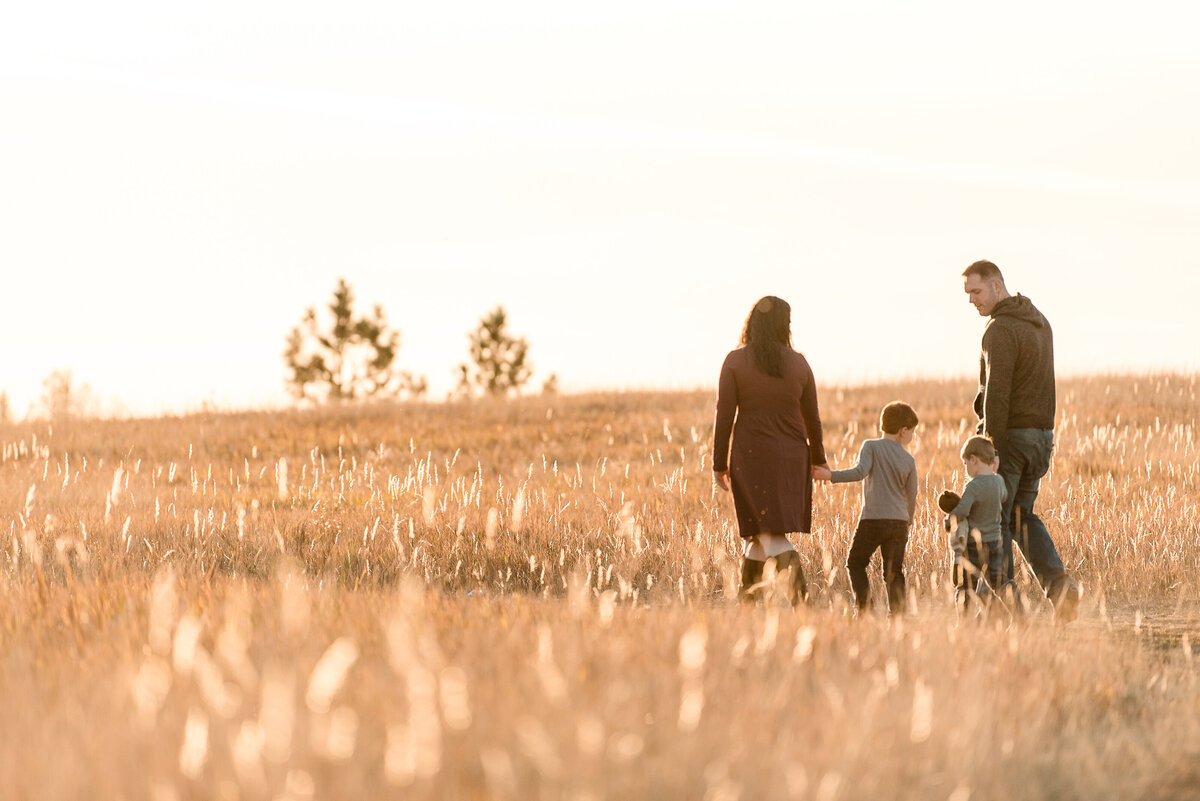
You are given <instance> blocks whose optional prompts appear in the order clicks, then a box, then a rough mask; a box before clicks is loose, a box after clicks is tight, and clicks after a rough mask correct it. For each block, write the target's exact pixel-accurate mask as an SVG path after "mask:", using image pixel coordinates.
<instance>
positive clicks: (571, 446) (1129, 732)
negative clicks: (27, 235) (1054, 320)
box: [0, 375, 1200, 801]
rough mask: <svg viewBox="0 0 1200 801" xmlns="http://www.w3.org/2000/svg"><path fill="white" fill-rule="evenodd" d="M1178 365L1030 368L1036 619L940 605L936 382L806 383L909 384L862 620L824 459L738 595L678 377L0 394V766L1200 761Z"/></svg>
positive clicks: (704, 789)
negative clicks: (107, 400) (1159, 368)
mask: <svg viewBox="0 0 1200 801" xmlns="http://www.w3.org/2000/svg"><path fill="white" fill-rule="evenodd" d="M1197 385H1198V378H1197V377H1196V376H1180V375H1163V376H1148V377H1147V376H1143V377H1108V376H1105V377H1090V378H1082V379H1071V380H1064V381H1061V382H1060V404H1059V406H1060V415H1061V422H1060V425H1059V429H1058V450H1057V454H1056V458H1055V462H1054V468H1053V471H1052V473H1051V475H1050V476H1048V478H1047V479H1046V481H1045V482H1044V485H1043V490H1042V496H1041V499H1040V504H1039V506H1040V510H1041V511H1042V513H1043V516H1044V517H1045V519H1046V520H1047V523H1048V525H1049V527H1050V530H1051V533H1052V534H1053V536H1054V537H1055V539H1056V542H1057V544H1058V546H1059V549H1060V551H1061V552H1062V554H1063V557H1064V560H1065V561H1066V563H1067V565H1068V568H1069V569H1070V570H1071V571H1072V572H1073V573H1074V574H1075V576H1076V578H1077V579H1078V580H1079V581H1080V582H1081V584H1082V585H1083V586H1084V588H1085V591H1086V593H1087V594H1086V597H1085V601H1084V604H1083V606H1082V614H1081V619H1080V620H1079V621H1078V622H1076V623H1073V624H1071V625H1070V626H1066V627H1063V626H1057V625H1055V624H1054V622H1053V619H1052V615H1051V612H1050V607H1049V604H1048V602H1047V601H1046V600H1045V599H1044V598H1040V597H1039V596H1038V595H1037V593H1036V591H1035V589H1034V588H1033V587H1032V586H1030V585H1029V577H1028V575H1027V574H1026V575H1024V576H1022V579H1021V580H1022V582H1023V583H1024V584H1025V590H1026V596H1027V597H1028V598H1029V599H1031V604H1030V608H1029V611H1028V614H1027V616H1026V617H1025V619H1024V621H1023V622H1020V623H1014V624H1009V625H1006V624H1003V623H997V622H996V621H990V622H984V621H979V620H975V619H961V620H960V619H958V618H957V617H956V615H955V612H954V609H953V606H952V604H951V602H950V592H949V588H948V586H947V579H948V575H947V574H948V570H947V554H946V552H945V545H944V539H943V537H942V535H941V533H940V517H939V515H938V513H937V511H936V507H935V506H934V503H933V501H934V498H935V496H936V493H937V491H938V490H940V489H942V488H944V487H953V488H958V487H961V485H962V483H963V481H964V477H963V476H962V475H961V473H962V470H961V463H960V462H959V461H958V457H957V453H958V449H959V447H960V445H961V443H962V441H963V439H964V438H965V437H966V436H967V434H968V432H969V431H970V429H971V427H972V424H973V421H972V420H969V419H967V417H965V416H964V415H965V414H969V407H970V400H971V396H972V392H973V387H971V386H969V385H967V384H963V383H954V382H932V381H929V382H913V383H906V384H892V385H884V386H876V387H870V388H852V389H844V390H839V389H836V388H830V389H826V390H825V391H824V392H823V394H822V397H821V404H822V413H823V418H824V421H825V432H826V445H827V450H828V452H829V454H830V460H831V462H832V463H833V464H834V466H836V467H842V466H849V464H851V463H852V461H853V459H854V456H855V454H857V452H858V446H859V444H860V443H861V441H862V440H863V439H864V438H867V437H870V436H875V421H876V419H877V415H878V410H879V408H880V407H881V406H882V404H883V403H885V402H886V401H889V400H893V399H897V398H901V399H904V400H907V401H909V402H910V403H912V404H913V405H914V406H915V408H916V409H917V411H918V413H919V414H920V415H921V417H922V427H921V429H920V430H919V432H918V438H917V441H916V443H915V444H914V454H915V456H916V459H917V464H918V467H919V469H920V471H921V472H922V475H923V476H924V478H923V481H922V492H921V497H920V500H919V511H918V518H917V523H916V525H915V527H914V530H913V532H912V536H911V540H910V546H909V555H908V559H907V563H906V564H907V574H908V578H909V586H910V590H911V597H912V602H913V603H912V610H911V614H909V615H908V616H906V617H904V618H903V619H896V620H891V621H889V620H888V619H887V617H886V615H884V614H882V613H881V612H882V610H880V609H877V610H876V613H875V614H873V615H868V616H864V617H862V618H857V619H856V618H855V617H854V616H853V615H851V614H849V612H848V601H849V594H848V593H849V587H848V582H847V579H846V575H845V569H844V567H843V566H842V565H843V564H844V561H845V556H846V551H847V549H848V546H849V539H850V534H851V532H852V530H853V527H854V524H855V522H856V519H857V511H858V498H859V495H858V492H859V490H858V487H857V485H839V486H836V487H831V486H823V487H821V488H819V489H818V495H817V509H816V522H815V529H814V532H813V533H812V534H811V535H810V536H807V537H803V538H802V539H801V540H800V542H799V550H800V551H801V556H802V558H803V560H804V564H805V568H806V572H807V575H808V578H809V583H810V587H812V589H813V591H814V592H813V597H812V599H811V603H810V604H809V605H808V606H807V607H803V608H800V609H797V610H792V609H790V608H786V607H785V606H783V605H781V603H780V602H779V599H777V598H774V597H768V599H767V600H766V601H765V602H762V603H760V604H759V605H758V606H756V607H753V608H743V607H741V606H739V605H738V604H737V603H735V602H734V600H733V598H732V592H733V589H734V585H735V581H736V574H737V569H738V561H737V552H736V550H735V547H736V543H735V536H734V531H733V520H732V509H731V503H730V500H729V497H728V496H727V495H724V494H722V493H719V492H716V491H714V489H713V486H712V482H711V466H712V459H711V447H712V444H711V428H712V426H711V422H712V407H713V397H712V396H711V395H709V394H705V393H675V394H614V395H592V396H582V397H562V398H553V397H550V398H526V399H521V400H518V401H513V402H508V403H493V402H476V403H460V404H446V405H433V404H430V405H426V404H411V405H398V406H393V405H375V406H361V407H343V408H333V409H322V410H314V411H297V412H290V413H277V414H266V413H256V414H229V415H220V414H213V415H195V416H189V417H183V418H173V419H155V420H141V421H128V422H123V421H112V422H91V423H85V422H77V423H69V424H63V425H57V426H54V427H53V428H51V427H50V426H49V425H48V424H45V423H42V424H25V425H20V426H8V427H5V428H0V448H2V454H0V524H3V525H4V526H5V527H6V536H5V537H4V538H3V559H2V562H0V564H2V565H3V581H2V582H0V655H2V656H0V709H2V710H3V714H2V715H0V798H4V799H13V800H16V799H34V798H37V799H126V800H127V801H142V800H143V799H147V800H148V801H176V800H178V801H183V800H184V799H367V798H404V799H410V798H411V799H464V801H467V800H470V799H485V798H488V799H491V798H495V799H521V800H522V801H526V800H527V799H580V801H583V799H608V798H614V799H712V800H713V801H736V800H737V799H742V800H743V801H756V800H757V799H792V798H795V799H814V800H815V801H835V800H837V799H867V798H871V799H878V798H889V799H891V798H902V799H950V800H952V801H967V799H1006V800H1008V799H1071V798H1087V799H1105V798H1138V799H1141V798H1150V799H1156V798H1163V799H1166V798H1200V690H1198V687H1197V682H1196V677H1197V673H1196V661H1197V659H1196V649H1195V648H1194V646H1193V642H1197V641H1200V585H1198V583H1197V577H1198V576H1200V569H1198V568H1200V556H1198V546H1200V511H1198V508H1197V507H1198V505H1200V480H1198V479H1200V476H1198V475H1197V473H1198V467H1197V465H1198V462H1200V448H1198V442H1197V435H1198V431H1197V409H1198V408H1200V407H1198V405H1197ZM880 589H881V588H880V587H878V586H876V592H875V596H876V603H877V604H878V603H881V602H882V601H881V596H882V592H880V591H879V590H880Z"/></svg>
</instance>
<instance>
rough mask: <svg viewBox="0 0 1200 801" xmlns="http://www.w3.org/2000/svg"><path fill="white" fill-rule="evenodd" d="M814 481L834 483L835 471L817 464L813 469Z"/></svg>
mask: <svg viewBox="0 0 1200 801" xmlns="http://www.w3.org/2000/svg"><path fill="white" fill-rule="evenodd" d="M812 477H813V481H832V480H833V471H831V470H830V469H829V465H827V464H815V465H813V469H812Z"/></svg>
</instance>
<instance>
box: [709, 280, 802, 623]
mask: <svg viewBox="0 0 1200 801" xmlns="http://www.w3.org/2000/svg"><path fill="white" fill-rule="evenodd" d="M791 323H792V307H791V306H789V305H788V304H787V302H786V301H783V300H781V299H779V298H776V297H771V296H768V297H765V298H763V299H761V300H760V301H758V303H755V304H754V308H753V309H752V310H751V311H750V316H749V317H747V318H746V328H745V329H744V330H743V331H742V347H740V348H738V349H737V350H735V351H732V352H731V353H730V354H729V355H728V356H726V357H725V363H724V365H722V366H721V381H720V384H719V388H718V390H717V416H716V423H715V426H714V428H715V432H714V433H715V440H716V441H715V443H714V449H713V471H714V478H715V480H716V482H717V485H718V486H719V487H720V488H721V489H723V490H729V489H730V488H731V487H732V490H733V507H734V510H735V511H736V513H737V521H738V533H739V534H741V536H742V540H743V548H742V556H743V559H742V587H741V592H740V594H739V596H740V597H741V598H742V600H744V601H753V600H755V598H756V597H757V592H756V591H755V590H754V585H756V584H758V583H759V582H761V581H762V574H763V565H764V564H765V562H766V560H767V559H771V558H774V559H775V565H776V569H777V570H778V571H779V572H782V571H784V570H788V569H791V571H792V578H791V582H790V586H789V594H790V598H791V601H792V603H793V604H795V603H798V602H799V601H800V600H801V599H803V598H804V597H806V595H807V592H806V589H805V584H804V573H803V571H802V570H801V568H800V555H799V554H797V553H796V549H795V548H793V547H792V543H791V542H789V541H788V538H787V536H786V535H787V534H788V533H791V532H801V533H805V534H807V533H808V532H809V531H810V530H811V528H812V469H813V466H814V465H824V464H825V448H824V445H823V444H822V442H821V417H820V414H819V412H818V410H817V387H816V384H815V382H814V381H813V374H812V369H811V368H810V367H809V366H808V361H807V360H806V359H805V358H804V356H802V355H801V354H800V353H797V352H796V351H795V350H793V349H792V334H791ZM735 419H736V424H735ZM730 440H732V443H733V447H732V448H731V447H730Z"/></svg>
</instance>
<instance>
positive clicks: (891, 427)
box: [879, 401, 920, 434]
mask: <svg viewBox="0 0 1200 801" xmlns="http://www.w3.org/2000/svg"><path fill="white" fill-rule="evenodd" d="M919 422H920V421H919V420H917V413H916V412H914V411H913V407H911V406H909V405H908V404H907V403H904V402H903V401H892V402H891V403H889V404H888V405H887V406H884V407H883V411H882V412H881V413H880V414H879V427H880V428H882V429H883V433H885V434H899V433H900V429H902V428H916V427H917V423H919Z"/></svg>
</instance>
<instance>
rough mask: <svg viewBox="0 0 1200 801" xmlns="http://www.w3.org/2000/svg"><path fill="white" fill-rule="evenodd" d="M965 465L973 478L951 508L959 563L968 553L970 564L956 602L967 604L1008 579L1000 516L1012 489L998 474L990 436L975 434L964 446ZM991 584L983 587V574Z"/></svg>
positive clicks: (962, 574) (961, 579)
mask: <svg viewBox="0 0 1200 801" xmlns="http://www.w3.org/2000/svg"><path fill="white" fill-rule="evenodd" d="M962 460H963V465H964V466H965V467H966V470H967V475H968V476H969V477H970V479H971V480H970V481H968V482H967V486H966V488H965V489H963V493H962V498H961V499H959V501H958V504H957V505H956V506H955V507H954V508H953V509H952V510H951V511H950V549H951V550H952V551H953V552H954V561H955V564H958V563H959V562H960V560H962V557H963V556H964V555H965V557H966V559H965V562H966V564H964V565H962V568H961V569H960V570H958V573H959V576H958V577H957V580H958V590H957V592H956V593H955V597H956V601H957V602H958V603H960V604H965V603H967V602H968V601H969V598H970V594H971V593H974V594H976V595H977V596H980V597H981V598H982V597H985V596H986V595H987V594H988V592H987V591H988V588H990V589H991V591H992V592H993V593H996V592H999V591H1000V588H1001V585H1002V583H1003V581H1004V546H1003V540H1002V534H1001V523H1000V515H1001V510H1002V509H1003V507H1004V501H1005V499H1006V498H1007V497H1008V490H1007V489H1006V488H1005V486H1004V479H1003V478H1001V477H1000V476H999V475H997V474H996V468H997V467H998V464H999V459H997V458H996V448H995V446H993V445H992V441H991V440H990V439H988V438H987V437H971V438H970V439H969V440H967V443H966V444H965V445H963V449H962ZM984 575H986V577H987V584H986V585H984V587H983V588H982V589H981V588H980V584H979V578H980V576H984Z"/></svg>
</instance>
